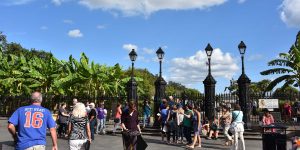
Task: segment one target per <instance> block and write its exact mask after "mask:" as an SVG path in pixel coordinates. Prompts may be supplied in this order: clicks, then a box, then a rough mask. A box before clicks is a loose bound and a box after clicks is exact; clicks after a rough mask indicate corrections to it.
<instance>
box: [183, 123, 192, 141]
mask: <svg viewBox="0 0 300 150" xmlns="http://www.w3.org/2000/svg"><path fill="white" fill-rule="evenodd" d="M183 133H184V136H185V138H186V140H187V142H188V144H191V143H192V135H191V134H192V132H191V127H186V126H184V127H183Z"/></svg>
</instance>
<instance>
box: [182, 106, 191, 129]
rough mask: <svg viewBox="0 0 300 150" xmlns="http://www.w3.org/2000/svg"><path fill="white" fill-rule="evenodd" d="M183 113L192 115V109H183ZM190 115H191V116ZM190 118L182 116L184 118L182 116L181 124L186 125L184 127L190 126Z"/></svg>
mask: <svg viewBox="0 0 300 150" xmlns="http://www.w3.org/2000/svg"><path fill="white" fill-rule="evenodd" d="M184 114H186V115H190V114H191V115H193V111H192V110H186V111H184ZM191 117H193V116H191ZM191 120H192V119H191V118H188V117H186V116H184V118H183V126H186V127H192V121H191Z"/></svg>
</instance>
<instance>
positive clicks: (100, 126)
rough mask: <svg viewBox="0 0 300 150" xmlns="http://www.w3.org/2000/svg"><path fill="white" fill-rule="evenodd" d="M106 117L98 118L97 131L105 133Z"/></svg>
mask: <svg viewBox="0 0 300 150" xmlns="http://www.w3.org/2000/svg"><path fill="white" fill-rule="evenodd" d="M104 127H105V119H97V128H96V129H97V130H96V133H104V129H105V128H104Z"/></svg>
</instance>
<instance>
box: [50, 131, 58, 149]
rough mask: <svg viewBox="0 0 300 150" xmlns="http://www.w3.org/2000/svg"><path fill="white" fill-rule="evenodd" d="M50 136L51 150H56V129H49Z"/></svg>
mask: <svg viewBox="0 0 300 150" xmlns="http://www.w3.org/2000/svg"><path fill="white" fill-rule="evenodd" d="M50 134H51V138H52V144H53V145H52V150H57V135H56V129H55V128H50Z"/></svg>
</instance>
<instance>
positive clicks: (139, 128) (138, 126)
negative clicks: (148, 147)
mask: <svg viewBox="0 0 300 150" xmlns="http://www.w3.org/2000/svg"><path fill="white" fill-rule="evenodd" d="M137 128H138V130H139V132H140V133H142V130H141V127H140V125H139V124H138V125H137Z"/></svg>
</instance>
